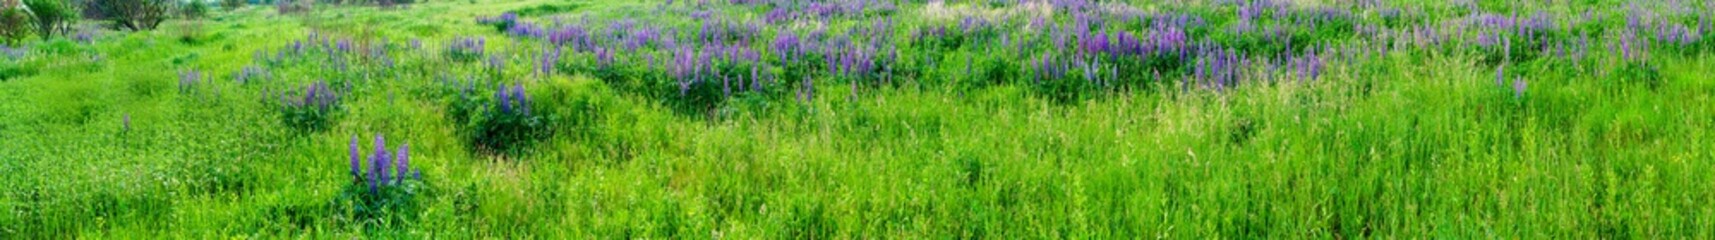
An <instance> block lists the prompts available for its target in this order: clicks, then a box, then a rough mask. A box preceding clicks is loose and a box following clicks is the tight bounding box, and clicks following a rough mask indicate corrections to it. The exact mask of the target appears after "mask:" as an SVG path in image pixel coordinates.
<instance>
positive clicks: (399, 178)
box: [394, 143, 411, 183]
mask: <svg viewBox="0 0 1715 240" xmlns="http://www.w3.org/2000/svg"><path fill="white" fill-rule="evenodd" d="M397 157H398V160H399V162H398V163H397V164H395V165H397V167H398V172H397V173H395V174H394V176H395V178H396V180H394V182H395V183H401V182H405V173H406V172H409V171H410V169H411V168H410V165H411V144H409V143H406V144H405V145H401V146H399V152H398V155H397Z"/></svg>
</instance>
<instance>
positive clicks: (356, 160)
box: [351, 135, 363, 179]
mask: <svg viewBox="0 0 1715 240" xmlns="http://www.w3.org/2000/svg"><path fill="white" fill-rule="evenodd" d="M362 156H363V155H362V154H361V153H358V151H357V135H351V176H352V177H353V178H354V179H363V162H362V160H361V159H363V157H362Z"/></svg>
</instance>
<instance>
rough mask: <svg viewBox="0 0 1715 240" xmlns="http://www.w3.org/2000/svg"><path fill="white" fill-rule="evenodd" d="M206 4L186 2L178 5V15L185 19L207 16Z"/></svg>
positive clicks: (198, 1)
mask: <svg viewBox="0 0 1715 240" xmlns="http://www.w3.org/2000/svg"><path fill="white" fill-rule="evenodd" d="M208 8H209V6H208V3H205V2H203V1H202V0H195V1H187V2H183V3H180V4H179V14H180V15H182V16H184V17H185V18H187V19H200V18H203V17H205V16H208Z"/></svg>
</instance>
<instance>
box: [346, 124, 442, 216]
mask: <svg viewBox="0 0 1715 240" xmlns="http://www.w3.org/2000/svg"><path fill="white" fill-rule="evenodd" d="M359 144H360V142H359V141H358V137H357V136H352V137H351V146H350V150H351V172H350V173H349V174H350V177H351V183H350V184H348V185H347V186H348V187H346V188H345V192H344V194H342V195H341V200H342V201H341V202H347V203H349V204H351V206H352V207H353V209H352V211H351V213H353V214H355V215H356V216H355V217H356V218H357V219H379V218H400V217H410V215H409V214H397V213H402V212H411V211H413V210H414V209H413V208H415V207H416V205H415V204H414V202H413V201H411V200H412V198H413V196H416V195H417V194H420V193H421V192H422V191H425V190H426V188H424V185H423V184H422V182H423V173H422V171H420V170H417V169H413V168H411V145H410V144H401V145H399V146H398V147H397V148H394V149H396V150H392V151H389V150H390V149H389V148H388V147H387V142H386V139H384V138H382V137H381V136H375V148H374V149H371V150H364V149H363V148H362V147H360V145H359ZM395 220H397V219H395Z"/></svg>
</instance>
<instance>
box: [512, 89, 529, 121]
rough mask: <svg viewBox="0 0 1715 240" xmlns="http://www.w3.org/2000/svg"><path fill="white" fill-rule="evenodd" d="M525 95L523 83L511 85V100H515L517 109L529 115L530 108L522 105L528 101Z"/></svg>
mask: <svg viewBox="0 0 1715 240" xmlns="http://www.w3.org/2000/svg"><path fill="white" fill-rule="evenodd" d="M527 97H528V96H525V95H524V84H518V85H513V86H512V101H517V103H516V104H517V105H518V109H519V111H521V112H523V114H524V115H526V116H528V115H530V108H528V107H526V106H525V105H524V104H525V103H526V102H528V101H529V100H527Z"/></svg>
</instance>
